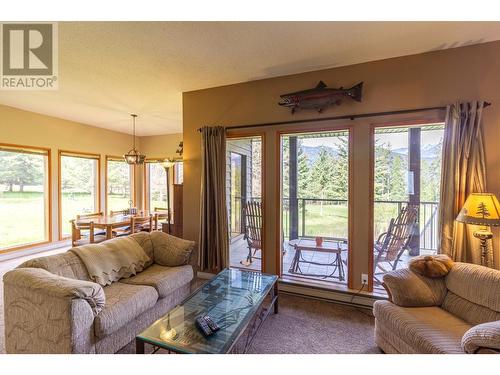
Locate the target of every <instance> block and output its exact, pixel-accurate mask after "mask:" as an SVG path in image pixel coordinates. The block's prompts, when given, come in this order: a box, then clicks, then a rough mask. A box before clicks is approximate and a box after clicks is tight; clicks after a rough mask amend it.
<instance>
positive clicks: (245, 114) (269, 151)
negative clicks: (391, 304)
mask: <svg viewBox="0 0 500 375" xmlns="http://www.w3.org/2000/svg"><path fill="white" fill-rule="evenodd" d="M499 66H500V42H494V43H487V44H482V45H476V46H469V47H462V48H457V49H450V50H444V51H436V52H429V53H426V54H420V55H414V56H406V57H401V58H394V59H388V60H381V61H376V62H370V63H364V64H358V65H352V66H346V67H340V68H334V69H328V70H323V71H316V72H309V73H303V74H297V75H292V76H286V77H279V78H272V79H266V80H260V81H253V82H247V83H241V84H236V85H230V86H224V87H217V88H212V89H207V90H200V91H194V92H187V93H184V95H183V138H184V161H185V162H184V217H185V221H184V234H185V237H186V238H189V239H192V240H198V226H199V225H198V217H199V209H200V201H199V197H200V134H199V133H198V132H197V131H196V129H197V128H199V127H200V126H203V125H224V126H228V127H231V126H234V125H238V124H255V123H260V122H273V121H288V120H297V119H305V118H317V117H329V116H337V115H342V114H351V113H368V112H381V111H392V110H399V109H411V108H422V107H434V106H444V105H446V104H448V103H451V102H454V101H457V100H460V101H466V100H474V99H483V100H487V101H491V102H492V103H493V105H492V106H491V107H489V108H487V109H485V111H484V117H483V119H484V126H485V136H486V154H487V155H486V158H487V169H488V190H489V191H491V192H493V193H495V194H497V195H498V194H500V147H498V144H500V134H499V131H498V127H499V125H500V90H499V86H500V75H499V71H498V67H499ZM319 80H323V81H324V82H325V83H326V84H328V85H329V86H333V87H339V86H344V87H347V86H350V85H354V84H356V83H358V82H359V81H364V93H363V102H362V103H355V102H352V101H349V100H345V101H344V103H343V104H342V105H341V106H340V107H335V108H329V109H328V110H326V111H325V112H324V113H323V114H321V115H319V114H317V113H315V112H313V111H302V112H300V111H299V112H298V113H296V114H294V115H291V114H290V111H289V110H287V109H285V108H282V107H279V106H278V105H277V102H278V101H279V96H280V94H283V93H287V92H293V91H297V90H302V89H307V88H311V87H314V86H315V85H316V84H317V83H318V81H319ZM442 116H443V114H442V113H421V114H413V115H408V116H399V117H398V118H396V117H395V116H393V117H391V118H385V119H384V118H380V117H378V118H371V119H363V120H354V121H337V122H330V123H325V122H323V123H321V124H318V125H314V124H306V125H304V126H303V127H305V128H308V129H314V128H315V127H321V128H325V127H335V126H352V137H353V138H352V142H353V146H354V147H353V158H352V167H353V168H352V181H353V184H352V185H353V186H352V204H353V207H352V219H353V222H354V226H353V228H352V230H353V243H352V244H351V246H352V257H353V259H352V261H353V275H351V276H352V278H353V282H354V283H353V287H355V288H357V287H358V286H359V285H360V282H359V280H360V275H361V273H367V272H368V268H369V267H368V254H369V253H370V252H371V251H372V247H371V244H370V241H371V239H370V236H369V233H370V231H371V228H370V225H369V210H368V206H369V196H370V189H369V181H370V179H369V170H370V169H369V163H368V161H369V149H370V124H372V123H384V121H387V122H392V121H396V120H397V121H405V120H411V121H419V120H426V119H429V118H430V117H432V118H442ZM290 128H293V127H287V126H280V127H279V129H280V130H284V129H290ZM277 129H278V127H274V128H260V129H254V130H255V131H264V132H265V137H266V155H265V161H266V168H267V169H266V174H265V179H266V190H265V191H266V196H265V199H266V213H265V215H266V219H267V220H266V223H265V227H266V240H265V246H266V249H267V253H268V254H269V253H270V252H274V253H276V233H278V231H277V228H278V227H277V220H276V206H277V204H278V202H277V200H276V186H277V185H278V182H279V181H278V179H277V177H276V175H277V173H276V172H277V170H276V141H277V140H276V130H277ZM247 131H251V129H248V130H247ZM498 239H499V233H498V231H497V233H496V237H495V239H494V241H495V246H496V258H497V261H496V263H497V264H499V263H500V262H499V261H498ZM265 267H266V271H268V272H273V271H275V270H276V259H275V257H274V256H268V257H267V258H266V260H265Z"/></svg>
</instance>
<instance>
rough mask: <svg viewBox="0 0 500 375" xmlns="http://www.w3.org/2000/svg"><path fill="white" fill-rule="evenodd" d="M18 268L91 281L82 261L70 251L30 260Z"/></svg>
mask: <svg viewBox="0 0 500 375" xmlns="http://www.w3.org/2000/svg"><path fill="white" fill-rule="evenodd" d="M18 268H43V269H44V270H47V271H49V272H50V273H53V274H54V275H59V276H63V277H69V278H71V279H78V280H85V281H91V279H90V276H89V273H88V272H87V268H86V267H85V265H84V264H83V262H82V261H81V259H80V258H79V257H78V256H77V255H76V254H74V253H72V252H70V251H67V252H65V253H62V254H56V255H50V256H46V257H40V258H34V259H30V260H28V261H26V262H24V263H23V264H21V265H20V266H19V267H18Z"/></svg>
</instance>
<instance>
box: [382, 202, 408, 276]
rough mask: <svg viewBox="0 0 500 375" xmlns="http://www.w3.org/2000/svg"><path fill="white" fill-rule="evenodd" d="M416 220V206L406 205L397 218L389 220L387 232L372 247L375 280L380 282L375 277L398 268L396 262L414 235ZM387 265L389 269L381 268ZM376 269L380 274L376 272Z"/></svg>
mask: <svg viewBox="0 0 500 375" xmlns="http://www.w3.org/2000/svg"><path fill="white" fill-rule="evenodd" d="M417 220H418V206H416V205H408V206H406V207H403V208H402V209H401V211H400V212H399V214H398V216H397V217H396V218H395V219H394V218H393V219H391V221H390V223H389V228H388V229H387V232H385V233H382V234H381V235H380V236H379V238H378V239H377V241H376V242H375V245H374V254H373V258H374V263H373V265H374V272H373V274H374V275H375V279H376V281H378V282H381V280H379V279H378V278H377V277H376V275H383V274H385V273H387V272H389V271H390V270H395V269H396V268H397V267H398V262H399V260H400V258H401V255H403V252H404V251H405V250H406V249H407V248H408V244H409V242H410V240H411V238H412V236H413V235H414V230H415V224H416V223H417ZM384 263H387V264H388V265H389V266H390V268H391V269H387V268H384V267H383V264H384ZM377 268H378V269H379V270H380V271H381V272H378V273H377V272H376V271H377Z"/></svg>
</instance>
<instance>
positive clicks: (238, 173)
mask: <svg viewBox="0 0 500 375" xmlns="http://www.w3.org/2000/svg"><path fill="white" fill-rule="evenodd" d="M261 166H262V137H261V136H255V137H242V138H230V139H228V140H227V141H226V181H228V183H227V185H226V201H227V210H228V224H229V228H228V232H229V234H230V247H229V262H230V265H231V267H236V268H243V269H252V270H256V271H261V270H262V264H263V262H262V259H263V257H265V254H264V250H263V246H262V244H263V239H262V226H263V224H264V220H263V216H264V215H263V213H262V205H261V204H262V203H261V202H262V191H261V185H262V184H261V182H262V167H261Z"/></svg>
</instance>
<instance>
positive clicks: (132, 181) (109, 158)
mask: <svg viewBox="0 0 500 375" xmlns="http://www.w3.org/2000/svg"><path fill="white" fill-rule="evenodd" d="M110 161H119V162H123V163H126V162H125V160H123V157H121V156H113V155H106V156H105V159H104V207H105V208H106V212H110V210H109V207H108V163H109V162H110ZM129 167H130V196H131V197H132V205H133V206H134V207H135V205H136V199H135V192H136V188H135V187H136V186H135V175H136V170H135V168H136V166H135V165H130V164H129Z"/></svg>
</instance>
